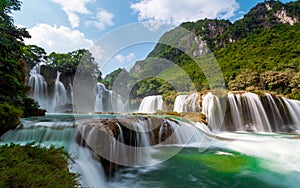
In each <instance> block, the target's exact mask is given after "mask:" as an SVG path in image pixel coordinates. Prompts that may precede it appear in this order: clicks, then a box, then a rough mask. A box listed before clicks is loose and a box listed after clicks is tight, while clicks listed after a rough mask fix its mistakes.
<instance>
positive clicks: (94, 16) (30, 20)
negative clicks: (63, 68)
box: [14, 0, 288, 74]
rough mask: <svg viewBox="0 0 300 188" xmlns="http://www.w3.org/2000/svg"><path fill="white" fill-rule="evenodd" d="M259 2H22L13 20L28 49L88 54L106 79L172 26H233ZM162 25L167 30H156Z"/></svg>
mask: <svg viewBox="0 0 300 188" xmlns="http://www.w3.org/2000/svg"><path fill="white" fill-rule="evenodd" d="M259 2H263V0H209V1H207V0H23V1H22V7H21V11H18V12H16V13H15V14H14V18H15V23H16V24H17V25H20V26H23V27H26V28H27V30H28V31H29V33H30V34H31V36H32V38H31V39H29V40H26V41H25V42H26V43H27V44H36V45H38V46H41V47H43V48H44V49H45V50H46V51H47V52H48V53H51V52H52V51H55V52H62V53H65V52H68V51H73V50H76V49H79V48H87V49H90V51H92V53H93V54H94V56H95V57H96V60H97V62H98V63H99V64H100V68H101V70H102V72H103V73H104V74H107V73H109V72H111V71H112V70H114V69H116V68H118V67H125V68H128V69H129V68H130V66H131V65H133V64H134V62H135V61H136V60H140V59H143V58H144V57H145V56H146V55H147V54H148V52H149V51H151V50H152V49H153V46H154V45H155V42H156V41H157V40H158V39H159V37H160V36H161V35H162V34H163V33H164V32H165V31H167V30H169V29H170V28H172V27H173V26H174V25H178V24H180V23H181V22H184V21H196V20H199V19H203V18H223V19H229V20H231V21H234V20H236V19H239V18H241V17H242V16H243V15H244V14H245V13H247V12H248V11H249V10H250V8H252V7H253V6H255V5H256V4H257V3H259ZM282 2H288V1H287V0H285V1H282ZM141 22H148V23H147V24H145V23H142V24H141ZM158 22H159V23H160V24H157V23H158ZM162 23H163V24H167V26H166V27H159V26H160V25H161V24H162ZM141 27H145V28H147V29H148V30H149V32H148V31H145V30H143V29H142V28H141ZM127 30H130V31H131V32H127ZM126 33H127V34H126ZM122 41H123V43H122ZM112 43H113V44H112Z"/></svg>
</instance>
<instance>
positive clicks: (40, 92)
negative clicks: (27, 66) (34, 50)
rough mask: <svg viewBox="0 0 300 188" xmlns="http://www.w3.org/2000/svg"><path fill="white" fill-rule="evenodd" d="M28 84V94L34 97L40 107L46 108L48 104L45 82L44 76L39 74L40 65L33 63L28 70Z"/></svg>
mask: <svg viewBox="0 0 300 188" xmlns="http://www.w3.org/2000/svg"><path fill="white" fill-rule="evenodd" d="M28 86H30V93H29V96H30V97H31V98H33V99H35V100H36V101H37V102H38V103H39V105H40V107H41V108H44V109H47V108H48V105H49V104H48V91H47V83H46V81H45V79H44V77H43V76H42V75H41V74H40V65H35V66H34V67H33V68H32V69H31V70H30V78H29V81H28Z"/></svg>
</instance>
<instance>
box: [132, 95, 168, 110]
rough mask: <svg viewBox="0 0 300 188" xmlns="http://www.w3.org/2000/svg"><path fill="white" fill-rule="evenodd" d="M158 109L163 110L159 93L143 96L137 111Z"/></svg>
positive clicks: (162, 102)
mask: <svg viewBox="0 0 300 188" xmlns="http://www.w3.org/2000/svg"><path fill="white" fill-rule="evenodd" d="M158 110H161V111H163V110H164V101H163V99H162V96H161V95H155V96H148V97H145V98H144V99H143V100H142V102H141V104H140V107H139V110H138V112H139V113H149V114H151V113H155V112H157V111H158Z"/></svg>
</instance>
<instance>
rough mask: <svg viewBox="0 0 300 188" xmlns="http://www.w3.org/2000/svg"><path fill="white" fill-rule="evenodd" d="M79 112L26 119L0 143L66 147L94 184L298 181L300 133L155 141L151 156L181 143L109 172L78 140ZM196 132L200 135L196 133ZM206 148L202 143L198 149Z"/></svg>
mask: <svg viewBox="0 0 300 188" xmlns="http://www.w3.org/2000/svg"><path fill="white" fill-rule="evenodd" d="M113 117H114V116H113V115H100V116H99V115H76V119H85V118H113ZM75 131H76V130H75V125H74V116H73V115H67V114H50V115H47V116H46V117H32V118H25V119H22V126H20V127H19V128H18V129H17V130H13V131H10V132H8V133H7V134H5V135H4V136H2V137H1V139H2V141H0V144H5V143H11V142H13V143H19V144H26V143H30V142H36V143H37V144H39V145H42V146H44V147H49V146H50V145H55V146H57V147H64V148H65V149H66V151H68V152H69V153H70V154H72V155H74V156H77V157H78V158H77V159H76V161H75V164H74V165H73V166H70V170H72V171H75V172H79V173H81V174H82V180H81V183H82V184H83V186H87V187H88V186H90V187H130V188H133V187H162V188H165V187H256V188H257V187H299V185H300V140H299V139H298V135H289V134H265V133H264V134H263V133H246V132H233V133H230V132H223V133H220V134H218V136H219V137H220V138H226V139H215V140H214V141H213V142H212V144H210V147H209V148H204V149H203V148H201V143H189V144H186V145H176V146H174V145H169V146H155V147H154V150H155V152H154V153H153V155H152V158H154V159H156V158H157V159H159V158H160V157H159V156H161V155H164V154H166V153H172V152H173V151H175V150H178V147H179V148H180V149H182V150H181V151H180V152H179V153H177V154H176V155H175V156H173V157H172V158H170V159H168V160H165V161H161V163H160V164H158V165H155V166H150V167H139V168H133V167H127V168H123V169H120V171H119V172H117V173H116V174H115V175H114V176H113V177H111V178H109V179H108V180H107V178H105V176H104V174H103V169H101V165H99V163H98V162H97V161H94V160H93V159H92V158H91V154H90V153H89V151H88V150H87V149H85V148H82V147H80V146H79V145H77V144H76V142H75V141H74V135H75ZM196 136H197V135H196ZM199 148H201V149H199Z"/></svg>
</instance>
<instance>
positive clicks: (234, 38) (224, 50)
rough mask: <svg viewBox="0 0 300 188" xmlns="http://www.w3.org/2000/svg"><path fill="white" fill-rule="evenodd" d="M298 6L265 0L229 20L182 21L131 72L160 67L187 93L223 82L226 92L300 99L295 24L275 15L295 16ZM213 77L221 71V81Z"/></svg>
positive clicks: (137, 74)
mask: <svg viewBox="0 0 300 188" xmlns="http://www.w3.org/2000/svg"><path fill="white" fill-rule="evenodd" d="M268 6H270V9H268V8H267V7H268ZM299 7H300V2H299V1H295V2H290V3H287V4H283V3H281V2H279V1H266V2H264V3H259V4H258V5H257V6H255V7H254V8H252V9H251V10H250V11H249V13H247V14H246V15H245V16H244V18H242V19H240V20H238V21H236V22H234V23H230V22H229V21H228V20H209V19H205V20H199V21H197V22H195V23H194V22H187V23H182V24H181V25H180V26H181V27H177V28H175V29H173V30H171V31H169V32H167V33H165V34H164V35H163V36H162V37H161V39H160V43H159V44H157V45H156V47H155V48H154V50H153V51H152V52H151V53H150V54H149V55H148V57H147V58H146V59H145V60H144V61H139V62H137V63H136V64H135V66H134V67H133V69H132V70H131V71H130V73H131V74H132V77H137V78H139V77H144V76H145V75H146V76H147V75H151V74H153V73H152V72H155V71H156V70H163V71H161V72H160V73H159V74H158V76H157V77H158V78H163V79H164V80H173V81H174V83H176V82H177V83H183V84H182V85H181V87H175V88H176V89H177V88H180V89H177V90H176V91H177V92H178V91H190V90H191V88H193V87H192V86H193V85H194V86H195V88H196V90H206V89H214V88H220V87H222V86H224V85H225V86H226V87H227V88H228V89H229V90H248V91H262V90H263V91H269V92H272V93H275V94H283V95H285V96H287V97H290V98H294V99H300V97H299V96H300V94H299V92H300V90H299V71H300V43H299V42H300V41H299V38H300V33H299V30H300V24H299V23H294V24H292V25H291V24H289V23H284V22H283V21H282V20H281V19H280V18H279V17H278V15H279V14H281V13H282V11H283V12H284V13H286V14H287V16H289V17H291V19H294V20H297V19H298V18H299V15H300V9H299ZM182 28H185V29H187V30H189V31H191V32H192V33H193V34H195V35H194V36H198V37H199V39H195V37H194V36H192V35H191V34H189V33H187V32H184V30H183V29H182ZM199 40H203V41H205V43H206V44H207V47H208V48H209V49H208V48H207V47H206V46H204V47H201V46H203V45H202V44H203V43H201V41H199ZM166 44H169V45H166ZM209 50H211V52H212V54H213V55H214V57H213V56H212V54H211V53H210V51H209ZM155 58H156V59H159V60H155ZM162 60H164V61H166V60H168V61H170V62H172V63H174V64H176V65H177V66H179V67H180V68H181V69H182V70H183V71H182V72H180V71H178V70H177V69H176V68H175V66H170V67H168V66H167V65H165V66H164V65H162V63H161V62H162ZM216 62H217V63H218V65H219V67H220V68H221V71H219V70H220V69H219V68H218V67H216V64H217V63H216ZM156 64H157V65H156ZM162 67H163V69H162ZM184 75H188V77H184ZM218 75H223V77H224V80H222V78H221V77H218ZM224 81H225V82H224ZM173 86H174V85H173ZM183 86H185V87H183ZM145 92H146V91H145ZM166 92H167V91H166ZM139 94H140V95H142V94H143V93H142V92H139Z"/></svg>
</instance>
